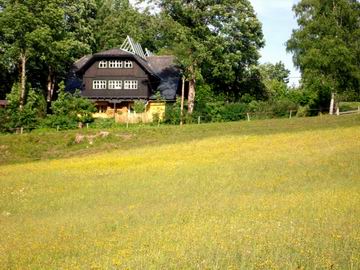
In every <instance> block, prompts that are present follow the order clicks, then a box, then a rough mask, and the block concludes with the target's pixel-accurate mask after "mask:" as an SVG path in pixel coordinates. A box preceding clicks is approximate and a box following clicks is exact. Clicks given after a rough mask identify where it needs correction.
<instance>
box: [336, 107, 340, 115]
mask: <svg viewBox="0 0 360 270" xmlns="http://www.w3.org/2000/svg"><path fill="white" fill-rule="evenodd" d="M336 115H340V108H339V107H337V108H336Z"/></svg>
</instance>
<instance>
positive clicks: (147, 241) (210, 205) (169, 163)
mask: <svg viewBox="0 0 360 270" xmlns="http://www.w3.org/2000/svg"><path fill="white" fill-rule="evenodd" d="M334 119H335V118H334ZM339 119H340V118H338V120H337V122H334V123H333V124H332V125H327V126H325V125H324V126H323V127H322V128H321V125H319V124H318V125H317V126H316V125H315V121H320V120H319V119H310V120H309V122H308V128H306V127H305V125H306V120H301V121H302V125H304V126H303V127H300V125H298V126H297V123H296V122H295V121H294V122H289V120H286V121H285V120H277V121H269V122H267V121H259V122H254V123H235V124H218V125H214V126H211V125H209V126H205V127H203V126H192V127H189V128H188V129H182V130H180V129H176V132H178V133H177V135H178V136H179V137H178V138H180V139H178V140H177V141H174V140H170V139H169V141H167V140H168V137H169V136H174V137H175V135H171V133H170V132H169V133H167V134H166V136H165V135H164V134H165V131H162V132H161V133H159V134H160V135H156V134H155V135H154V136H150V134H151V132H153V131H150V129H144V130H146V131H145V132H144V133H143V134H146V135H143V134H140V131H134V134H135V135H132V136H133V137H131V138H127V139H126V140H128V141H131V139H132V138H136V140H139V141H141V139H140V138H144V140H145V141H141V142H139V144H137V145H136V143H135V142H133V145H132V146H131V147H130V146H129V147H127V148H125V149H122V148H121V147H120V146H121V145H120V144H118V145H119V147H118V149H113V148H112V149H113V150H112V151H110V152H101V153H92V154H86V152H82V155H81V156H79V157H69V158H61V159H51V160H43V161H36V162H27V163H23V164H8V165H2V166H0V198H1V200H0V231H1V235H2V237H0V269H43V268H47V269H359V268H360V241H359V240H360V166H359V164H360V154H359V153H360V126H359V125H356V121H358V118H354V117H351V118H341V119H340V120H339ZM343 119H345V120H343ZM349 119H352V120H349ZM299 121H300V120H299ZM313 121H314V122H313ZM342 121H344V122H342ZM294 123H295V125H294V126H293V128H288V129H289V131H288V132H286V130H285V127H284V126H285V125H288V126H289V125H291V124H294ZM351 123H352V124H351ZM261 125H262V127H261ZM282 125H283V129H281V126H282ZM213 127H216V130H215V128H214V130H212V131H211V132H212V133H211V132H210V133H211V135H206V134H205V132H206V131H205V130H210V129H211V128H213ZM276 127H277V128H278V129H276ZM196 128H198V129H197V130H196ZM313 128H314V130H311V129H313ZM237 129H238V130H237ZM266 129H268V132H267V134H266V132H265V131H266ZM169 130H172V131H174V130H175V129H171V128H170V129H169ZM178 130H180V131H178ZM250 131H252V132H250ZM111 132H119V131H111ZM135 132H138V133H135ZM156 132H157V131H156ZM166 132H168V131H166ZM176 132H174V133H176ZM154 133H155V131H154ZM179 134H180V135H179ZM189 134H191V136H190V135H189ZM62 135H63V134H62ZM195 135H197V136H196V137H197V138H195ZM141 136H144V137H141ZM162 136H164V137H162ZM181 136H183V137H181ZM186 136H189V138H190V137H191V138H192V140H185V138H186ZM6 139H9V138H6ZM17 139H18V137H17ZM151 139H153V140H154V141H152V140H151ZM104 140H109V141H108V143H114V142H113V141H112V139H111V138H106V139H104ZM124 140H125V139H124ZM134 140H135V139H134ZM146 140H147V141H146ZM98 143H99V145H98V147H99V149H101V147H104V146H102V145H105V143H104V144H101V143H102V142H98ZM83 144H84V145H87V144H88V143H87V142H84V143H83ZM93 145H94V144H93ZM95 146H96V145H95ZM95 146H94V147H95ZM84 149H86V148H84ZM103 149H107V148H103ZM79 151H80V150H79Z"/></svg>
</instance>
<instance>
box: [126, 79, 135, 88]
mask: <svg viewBox="0 0 360 270" xmlns="http://www.w3.org/2000/svg"><path fill="white" fill-rule="evenodd" d="M124 89H138V81H135V80H131V81H130V80H128V81H124Z"/></svg>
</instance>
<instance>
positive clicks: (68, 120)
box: [44, 82, 96, 129]
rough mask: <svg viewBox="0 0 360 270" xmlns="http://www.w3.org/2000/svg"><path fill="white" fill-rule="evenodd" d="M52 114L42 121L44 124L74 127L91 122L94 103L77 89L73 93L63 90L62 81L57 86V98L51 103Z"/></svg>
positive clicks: (63, 127) (54, 126) (65, 127)
mask: <svg viewBox="0 0 360 270" xmlns="http://www.w3.org/2000/svg"><path fill="white" fill-rule="evenodd" d="M51 110H52V115H50V116H48V119H46V121H45V122H44V125H45V126H48V127H52V128H56V127H58V126H59V127H60V128H61V129H71V128H75V127H76V126H77V125H80V126H82V125H83V124H86V123H91V122H92V121H93V120H94V119H93V116H92V114H93V113H95V112H96V108H95V105H94V104H93V103H92V102H91V101H90V100H88V99H86V98H83V97H81V96H80V93H79V92H78V91H77V92H75V93H74V94H71V93H68V92H65V91H64V83H63V82H62V83H61V84H60V86H59V92H58V99H57V100H56V101H53V102H52V104H51Z"/></svg>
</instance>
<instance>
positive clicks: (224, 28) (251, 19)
mask: <svg viewBox="0 0 360 270" xmlns="http://www.w3.org/2000/svg"><path fill="white" fill-rule="evenodd" d="M158 2H159V3H160V7H161V10H162V12H163V14H164V16H165V17H166V18H170V20H169V24H168V25H169V27H168V29H167V30H168V31H169V32H171V33H172V35H171V37H170V39H169V40H168V43H169V44H170V47H171V48H173V49H174V53H175V54H176V56H177V57H178V59H179V62H180V64H181V65H182V66H183V67H184V70H185V75H186V76H187V78H189V79H197V80H199V79H200V78H203V79H204V80H205V82H206V83H207V84H209V85H212V87H213V89H216V90H218V91H220V92H231V93H233V94H235V95H240V93H241V91H242V90H243V87H242V86H243V84H244V81H247V79H248V78H249V77H248V76H247V75H248V73H247V69H249V67H251V66H252V65H255V64H256V63H257V60H258V58H259V53H258V50H259V49H260V48H261V47H263V45H264V41H263V34H262V30H261V24H260V22H259V21H258V19H257V18H256V15H255V12H254V9H253V8H252V6H251V4H250V2H249V1H247V0H236V1H229V0H226V1H221V2H219V1H215V0H211V1H185V0H161V1H158ZM171 21H172V22H173V23H171ZM249 79H250V78H249Z"/></svg>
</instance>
